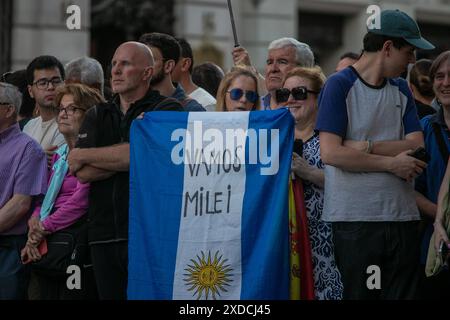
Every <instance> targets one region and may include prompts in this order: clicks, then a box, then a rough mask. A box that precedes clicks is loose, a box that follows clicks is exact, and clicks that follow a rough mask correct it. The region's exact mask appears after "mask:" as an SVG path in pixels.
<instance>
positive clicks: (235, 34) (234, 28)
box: [227, 0, 239, 47]
mask: <svg viewBox="0 0 450 320" xmlns="http://www.w3.org/2000/svg"><path fill="white" fill-rule="evenodd" d="M227 2H228V11H229V12H230V20H231V28H232V29H233V37H234V46H235V47H239V41H238V37H237V33H236V25H235V24H234V15H233V7H232V6H231V0H227Z"/></svg>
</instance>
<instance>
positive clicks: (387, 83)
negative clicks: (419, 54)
mask: <svg viewBox="0 0 450 320" xmlns="http://www.w3.org/2000/svg"><path fill="white" fill-rule="evenodd" d="M379 18H380V25H379V26H378V28H370V29H368V32H367V34H366V35H365V37H364V40H363V45H364V52H363V54H362V56H361V58H360V59H359V60H358V61H357V62H356V63H355V64H354V65H353V66H350V67H347V68H345V69H344V70H342V71H340V72H338V73H335V74H334V75H332V76H331V77H330V78H329V79H328V81H327V82H326V84H325V87H324V88H323V90H322V92H321V95H320V97H319V114H318V119H317V124H316V130H318V131H319V132H320V148H321V156H322V160H323V161H324V162H325V163H326V164H327V166H326V167H325V201H324V209H323V215H322V218H323V219H324V220H325V221H329V222H331V223H332V226H333V237H334V245H335V255H336V262H337V264H338V267H339V270H340V272H341V274H342V280H343V283H344V299H414V298H416V294H417V283H418V270H419V269H418V267H419V239H418V232H417V226H418V221H419V219H420V216H419V212H418V209H417V206H416V203H415V200H414V189H413V185H412V181H413V179H414V178H415V177H416V176H417V175H418V174H420V173H421V172H422V171H423V169H424V168H425V166H426V163H425V162H422V161H420V160H418V159H415V158H414V157H411V156H410V154H411V153H412V151H413V150H415V149H416V148H417V147H419V146H423V143H424V142H423V135H422V129H421V126H420V123H419V119H418V118H417V113H416V106H415V104H414V98H413V97H412V94H411V92H410V90H409V88H408V84H407V83H406V81H405V80H403V79H401V78H399V76H400V75H401V74H402V73H403V72H405V71H406V70H407V66H408V64H409V63H414V61H415V49H416V48H420V49H433V48H434V47H433V45H432V44H430V43H429V42H428V41H427V40H425V39H424V38H422V36H421V34H420V30H419V27H418V26H417V23H416V22H415V21H414V20H413V19H412V18H411V17H409V16H408V15H407V14H406V13H404V12H401V11H399V10H386V11H382V12H381V17H379Z"/></svg>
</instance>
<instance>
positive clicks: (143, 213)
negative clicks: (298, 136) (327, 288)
mask: <svg viewBox="0 0 450 320" xmlns="http://www.w3.org/2000/svg"><path fill="white" fill-rule="evenodd" d="M293 138H294V121H293V118H292V116H291V114H290V112H289V111H288V110H287V109H280V110H275V111H257V112H221V113H218V112H217V113H214V112H191V113H187V112H150V113H146V114H145V116H144V119H142V120H137V121H134V123H133V125H132V128H131V145H130V156H131V159H130V162H131V164H130V226H129V228H130V229H129V230H130V232H129V266H128V271H129V276H128V298H129V299H165V300H167V299H177V300H178V299H183V300H188V299H202V300H203V299H207V300H212V299H224V300H230V299H233V300H238V299H257V300H259V299H289V242H288V233H289V226H288V179H289V172H290V167H291V158H292V156H291V155H292V146H293Z"/></svg>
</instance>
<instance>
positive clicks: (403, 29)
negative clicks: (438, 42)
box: [367, 9, 434, 50]
mask: <svg viewBox="0 0 450 320" xmlns="http://www.w3.org/2000/svg"><path fill="white" fill-rule="evenodd" d="M367 31H368V32H370V33H375V34H380V35H384V36H389V37H395V38H403V39H404V40H405V41H406V42H408V43H409V44H411V45H412V46H414V47H416V48H419V49H424V50H431V49H434V45H432V44H431V43H430V42H429V41H427V40H425V39H424V38H422V35H421V34H420V29H419V26H418V25H417V23H416V21H414V19H413V18H411V17H410V16H408V15H407V14H406V13H404V12H403V11H400V10H398V9H396V10H383V11H382V12H381V14H380V28H377V27H375V28H369V27H367Z"/></svg>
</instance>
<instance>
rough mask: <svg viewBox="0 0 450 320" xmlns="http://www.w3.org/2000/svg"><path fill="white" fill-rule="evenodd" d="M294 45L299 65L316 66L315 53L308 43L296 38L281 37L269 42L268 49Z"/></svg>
mask: <svg viewBox="0 0 450 320" xmlns="http://www.w3.org/2000/svg"><path fill="white" fill-rule="evenodd" d="M285 47H293V48H294V49H295V60H296V62H297V64H298V66H299V67H305V68H312V67H314V54H313V52H312V50H311V48H310V47H309V45H307V44H306V43H303V42H300V41H298V40H296V39H294V38H280V39H277V40H274V41H272V42H271V43H270V44H269V48H268V50H273V49H281V48H285Z"/></svg>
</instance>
